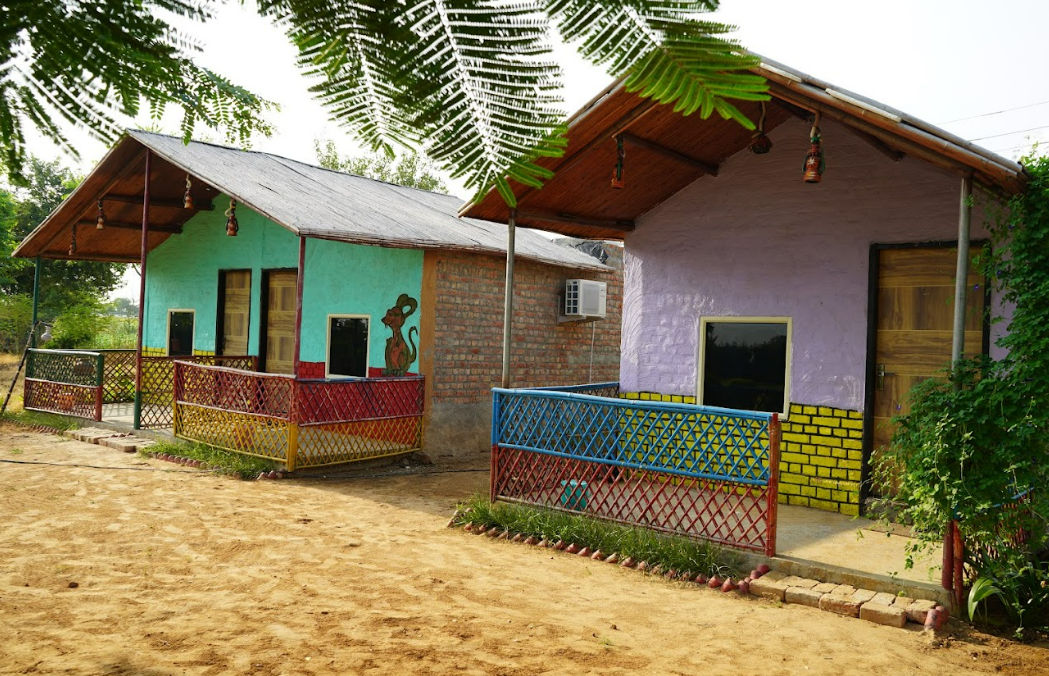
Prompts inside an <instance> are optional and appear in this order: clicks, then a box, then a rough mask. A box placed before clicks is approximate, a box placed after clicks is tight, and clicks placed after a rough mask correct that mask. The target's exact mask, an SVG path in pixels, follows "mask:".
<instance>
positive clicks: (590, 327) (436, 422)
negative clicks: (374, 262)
mask: <svg viewBox="0 0 1049 676" xmlns="http://www.w3.org/2000/svg"><path fill="white" fill-rule="evenodd" d="M608 250H609V254H610V258H609V262H608V264H609V265H610V266H612V267H613V268H614V270H610V271H609V272H583V271H579V270H571V269H567V268H561V267H556V266H552V265H544V264H542V263H535V262H532V261H526V260H520V259H519V260H518V261H517V263H516V265H515V269H514V317H513V342H512V346H511V349H512V352H511V362H510V368H511V374H512V375H511V377H512V382H511V385H512V386H513V387H531V386H541V385H568V384H579V383H587V382H601V381H614V380H618V379H619V340H620V321H621V309H622V302H623V276H622V249H621V248H619V247H612V246H609V247H608ZM426 256H427V262H426V265H427V266H432V268H433V270H432V275H431V278H432V284H433V287H434V288H433V301H432V305H433V322H434V330H433V342H432V347H431V348H429V349H430V350H431V351H432V355H426V357H425V358H424V356H423V355H422V354H421V353H420V363H421V364H422V363H429V364H431V367H430V368H431V369H432V373H430V374H426V375H427V377H428V383H427V392H428V394H429V395H430V397H429V399H428V400H427V412H426V414H427V425H426V436H425V448H426V450H427V451H428V452H430V453H432V454H434V455H437V456H441V455H465V454H471V453H480V452H484V451H487V450H488V448H489V447H490V443H491V442H490V438H491V412H492V411H491V406H492V397H491V389H492V388H493V387H497V386H499V384H500V380H501V377H502V341H503V285H504V280H505V274H506V272H505V259H504V258H502V257H499V256H485V255H478V254H469V253H457V252H442V251H427V252H426ZM573 278H584V279H594V280H598V281H604V282H606V283H607V285H608V286H607V289H608V295H607V299H606V300H607V304H606V306H607V315H606V317H605V319H602V320H598V321H595V322H572V323H564V324H558V322H557V315H558V309H559V307H560V303H561V302H562V301H561V294H562V293H563V291H564V283H565V280H566V279H573ZM425 284H426V282H425V279H424V285H425ZM425 295H426V292H425V291H424V296H425ZM420 311H421V312H425V311H426V310H425V309H424V308H422V307H420ZM421 321H422V320H421ZM591 343H592V344H593V353H592V365H591Z"/></svg>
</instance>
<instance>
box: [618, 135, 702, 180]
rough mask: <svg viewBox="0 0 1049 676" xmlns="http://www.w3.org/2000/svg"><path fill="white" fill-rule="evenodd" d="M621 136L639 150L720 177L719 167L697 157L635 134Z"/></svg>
mask: <svg viewBox="0 0 1049 676" xmlns="http://www.w3.org/2000/svg"><path fill="white" fill-rule="evenodd" d="M619 136H620V137H622V139H623V141H625V142H626V143H630V144H631V145H635V146H637V147H638V148H644V149H645V150H650V151H652V152H654V153H658V154H660V155H662V156H663V157H669V158H670V159H672V160H674V161H675V162H680V163H681V164H687V165H688V166H690V167H693V168H695V169H699V170H700V171H702V172H703V173H705V174H710V175H711V176H717V175H718V166H717V165H716V164H710V163H709V162H704V161H703V160H699V159H696V158H695V157H692V156H690V155H686V154H684V153H679V152H678V151H676V150H674V149H673V148H668V147H666V146H664V145H660V144H659V143H656V142H655V141H649V140H648V139H645V138H641V137H640V136H635V135H634V134H630V133H627V132H624V133H622V134H619Z"/></svg>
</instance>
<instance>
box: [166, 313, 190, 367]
mask: <svg viewBox="0 0 1049 676" xmlns="http://www.w3.org/2000/svg"><path fill="white" fill-rule="evenodd" d="M168 354H169V355H171V356H172V357H185V356H188V355H191V354H193V313H192V312H169V313H168Z"/></svg>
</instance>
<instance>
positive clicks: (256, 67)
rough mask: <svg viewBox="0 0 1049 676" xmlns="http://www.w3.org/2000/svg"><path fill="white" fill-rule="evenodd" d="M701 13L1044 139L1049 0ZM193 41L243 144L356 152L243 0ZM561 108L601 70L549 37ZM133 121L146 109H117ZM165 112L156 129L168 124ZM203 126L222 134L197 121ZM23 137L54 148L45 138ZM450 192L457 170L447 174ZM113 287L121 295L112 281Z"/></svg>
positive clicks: (797, 54) (927, 114)
mask: <svg viewBox="0 0 1049 676" xmlns="http://www.w3.org/2000/svg"><path fill="white" fill-rule="evenodd" d="M711 18H712V19H713V20H718V21H722V22H724V23H730V24H733V25H735V26H737V27H738V30H737V31H736V32H735V33H734V36H735V37H736V38H737V39H738V40H739V41H740V42H741V43H742V44H743V45H744V46H745V47H747V48H748V49H750V50H751V51H754V52H756V53H758V54H760V55H762V56H764V57H767V58H770V59H773V60H776V61H779V62H782V63H784V64H786V65H788V66H790V67H792V68H795V69H798V70H801V71H803V72H806V73H808V74H809V75H812V76H814V77H817V78H819V79H822V80H825V81H828V82H831V83H833V84H835V85H837V86H839V87H842V88H845V89H849V90H852V91H854V92H857V93H859V94H862V95H864V96H866V97H868V98H872V99H875V100H877V101H881V102H883V103H885V104H887V105H889V106H892V107H894V108H897V109H900V110H903V111H905V112H907V113H908V114H910V115H913V116H915V117H918V118H921V119H923V120H925V121H926V122H930V123H933V124H936V125H938V126H941V127H943V128H944V129H946V130H948V131H951V132H953V133H955V134H957V135H959V136H961V137H963V138H966V139H970V140H974V141H975V142H977V143H979V144H980V145H983V146H984V147H986V148H988V149H990V150H993V151H995V152H998V153H1000V154H1002V155H1004V156H1006V157H1010V158H1014V159H1015V158H1017V157H1019V156H1020V155H1022V154H1025V153H1026V152H1028V151H1029V150H1030V148H1031V145H1032V143H1033V142H1034V141H1037V140H1042V141H1043V142H1046V143H1049V72H1047V68H1046V65H1045V64H1046V61H1045V58H1044V48H1045V42H1046V39H1047V33H1049V0H997V1H996V2H989V1H987V0H979V1H977V0H882V1H881V2H877V3H874V2H857V1H855V0H806V1H805V2H785V1H784V0H722V2H721V8H720V10H719V11H718V12H717V13H715V14H713V15H711ZM189 28H190V29H191V30H189V31H188V32H190V34H191V35H192V37H194V38H196V39H197V40H198V41H199V43H200V45H201V47H202V51H201V52H200V54H198V55H197V56H196V57H194V58H196V60H197V61H198V62H199V63H201V64H202V65H205V66H208V67H210V68H213V69H214V70H216V71H218V72H221V73H223V74H224V75H226V76H228V77H230V78H231V79H232V80H233V81H234V82H236V83H238V84H241V85H243V86H245V87H247V88H248V89H249V90H251V91H253V92H255V93H256V94H259V95H260V96H262V97H264V98H267V99H270V100H273V101H275V102H277V103H278V104H279V106H280V111H279V112H278V113H275V114H272V115H271V118H270V119H271V121H272V122H273V123H274V127H275V133H274V134H273V136H272V137H270V138H265V137H259V138H257V139H255V141H254V143H253V146H252V147H253V148H254V149H256V150H261V151H264V152H269V153H275V154H278V155H283V156H285V157H290V158H293V159H297V160H301V161H304V162H313V163H315V162H316V155H315V152H314V142H315V141H317V140H321V139H331V140H332V141H334V142H335V144H336V146H337V147H338V148H339V150H340V151H341V152H343V153H344V154H359V153H361V152H363V150H362V148H361V147H360V146H359V145H358V144H357V143H355V142H354V140H353V138H352V134H351V132H350V131H349V130H348V129H345V128H343V127H341V126H339V125H338V124H337V123H334V122H331V121H330V120H328V118H327V116H326V114H325V112H324V110H323V109H322V108H321V107H320V105H319V104H317V103H316V102H315V101H314V100H313V99H312V97H311V95H310V94H309V91H308V87H309V84H310V83H309V82H307V81H306V79H305V78H304V77H303V76H302V75H301V74H300V73H299V71H298V70H297V68H296V67H295V50H294V48H293V47H292V46H291V45H290V43H289V42H288V40H287V38H286V37H285V36H284V34H283V33H282V32H281V30H280V29H279V28H277V27H275V26H273V25H272V24H271V23H269V22H268V21H267V20H265V19H262V18H260V17H259V16H257V15H256V14H255V12H254V3H253V2H252V1H251V0H246V2H244V3H243V4H242V3H240V2H229V3H227V4H224V5H221V6H219V8H218V10H217V13H216V16H215V17H214V19H213V20H212V21H210V22H209V23H208V24H206V25H200V24H191V25H190V26H189ZM555 58H556V59H557V60H558V61H559V62H560V63H561V66H562V68H563V69H564V73H565V90H564V99H565V110H566V111H567V112H569V113H571V112H574V111H575V110H577V109H578V108H579V107H580V106H582V105H583V104H585V103H586V102H587V101H589V100H590V99H591V98H592V97H593V96H594V95H595V94H596V93H598V92H599V91H600V90H601V89H602V88H603V87H604V86H605V85H607V84H608V83H609V82H610V81H611V79H612V78H611V77H610V76H609V75H608V74H606V73H605V72H603V71H602V70H601V69H599V68H597V67H594V66H592V65H590V64H589V63H587V62H585V61H583V60H582V59H581V58H580V57H578V56H577V55H576V54H575V52H574V51H573V49H572V48H571V47H570V46H560V47H559V48H558V49H557V50H556V52H555ZM128 124H129V126H138V127H146V126H149V125H150V120H149V119H146V118H143V119H139V120H134V121H130V120H129V121H128ZM176 129H177V118H176V117H171V118H170V119H165V120H162V121H161V130H162V131H170V132H172V133H177V132H175V130H176ZM199 136H200V138H201V139H202V140H211V141H216V142H222V140H223V137H222V135H221V133H218V132H212V131H207V132H205V133H203V134H200V135H199ZM71 137H72V139H73V142H74V144H75V145H76V146H77V148H78V150H79V151H80V154H81V156H82V159H81V161H80V162H73V161H72V160H70V159H69V158H63V160H64V161H65V162H66V163H68V164H72V165H74V166H76V167H77V169H78V170H80V171H87V170H89V169H90V168H91V167H92V166H93V165H94V164H95V163H96V162H97V161H98V160H99V159H100V158H101V157H102V155H103V154H104V153H105V150H106V148H105V147H104V146H103V145H102V144H101V143H99V142H97V141H94V140H92V139H91V138H89V137H88V136H87V135H86V134H83V133H74V134H72V135H71ZM31 144H32V145H31V148H30V149H31V151H32V152H34V153H35V154H37V155H39V156H42V157H45V158H49V159H50V158H55V157H61V156H60V155H59V154H58V151H57V150H56V149H54V148H50V147H48V145H47V143H46V142H44V141H39V140H36V141H31ZM446 183H447V184H448V185H449V186H450V188H451V190H452V192H453V193H455V194H459V195H467V194H468V192H467V191H466V190H464V189H463V188H462V186H461V184H459V183H457V182H456V181H453V180H447V179H446ZM120 295H126V294H125V293H124V291H121V292H120Z"/></svg>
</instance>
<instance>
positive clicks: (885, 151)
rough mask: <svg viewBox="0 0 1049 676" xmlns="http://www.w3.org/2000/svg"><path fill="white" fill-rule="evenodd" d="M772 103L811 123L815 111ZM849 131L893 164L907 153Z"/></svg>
mask: <svg viewBox="0 0 1049 676" xmlns="http://www.w3.org/2000/svg"><path fill="white" fill-rule="evenodd" d="M773 101H775V102H776V103H777V104H779V107H780V108H783V109H784V110H786V111H787V112H788V113H790V114H791V115H793V116H794V117H797V118H798V119H801V120H805V122H808V123H810V124H811V123H812V115H813V113H814V112H815V111H812V110H808V109H806V108H802V107H800V106H798V105H795V104H793V103H791V102H790V101H787V100H784V99H773ZM849 131H851V132H852V133H853V134H855V135H856V138H858V139H860V140H861V141H863V142H864V143H866V144H867V145H869V146H870V147H872V148H874V149H875V150H877V151H878V152H879V153H881V154H882V155H885V157H888V158H889V159H890V160H892V161H893V162H899V161H900V160H902V159H903V158H904V157H905V156H906V154H907V153H905V152H903V151H902V150H897V149H896V148H894V147H893V146H891V145H889V144H888V143H886V142H884V141H882V140H881V139H879V138H878V137H877V136H872V135H871V134H868V133H867V132H865V131H862V130H860V129H857V128H856V127H851V126H850V127H849Z"/></svg>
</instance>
